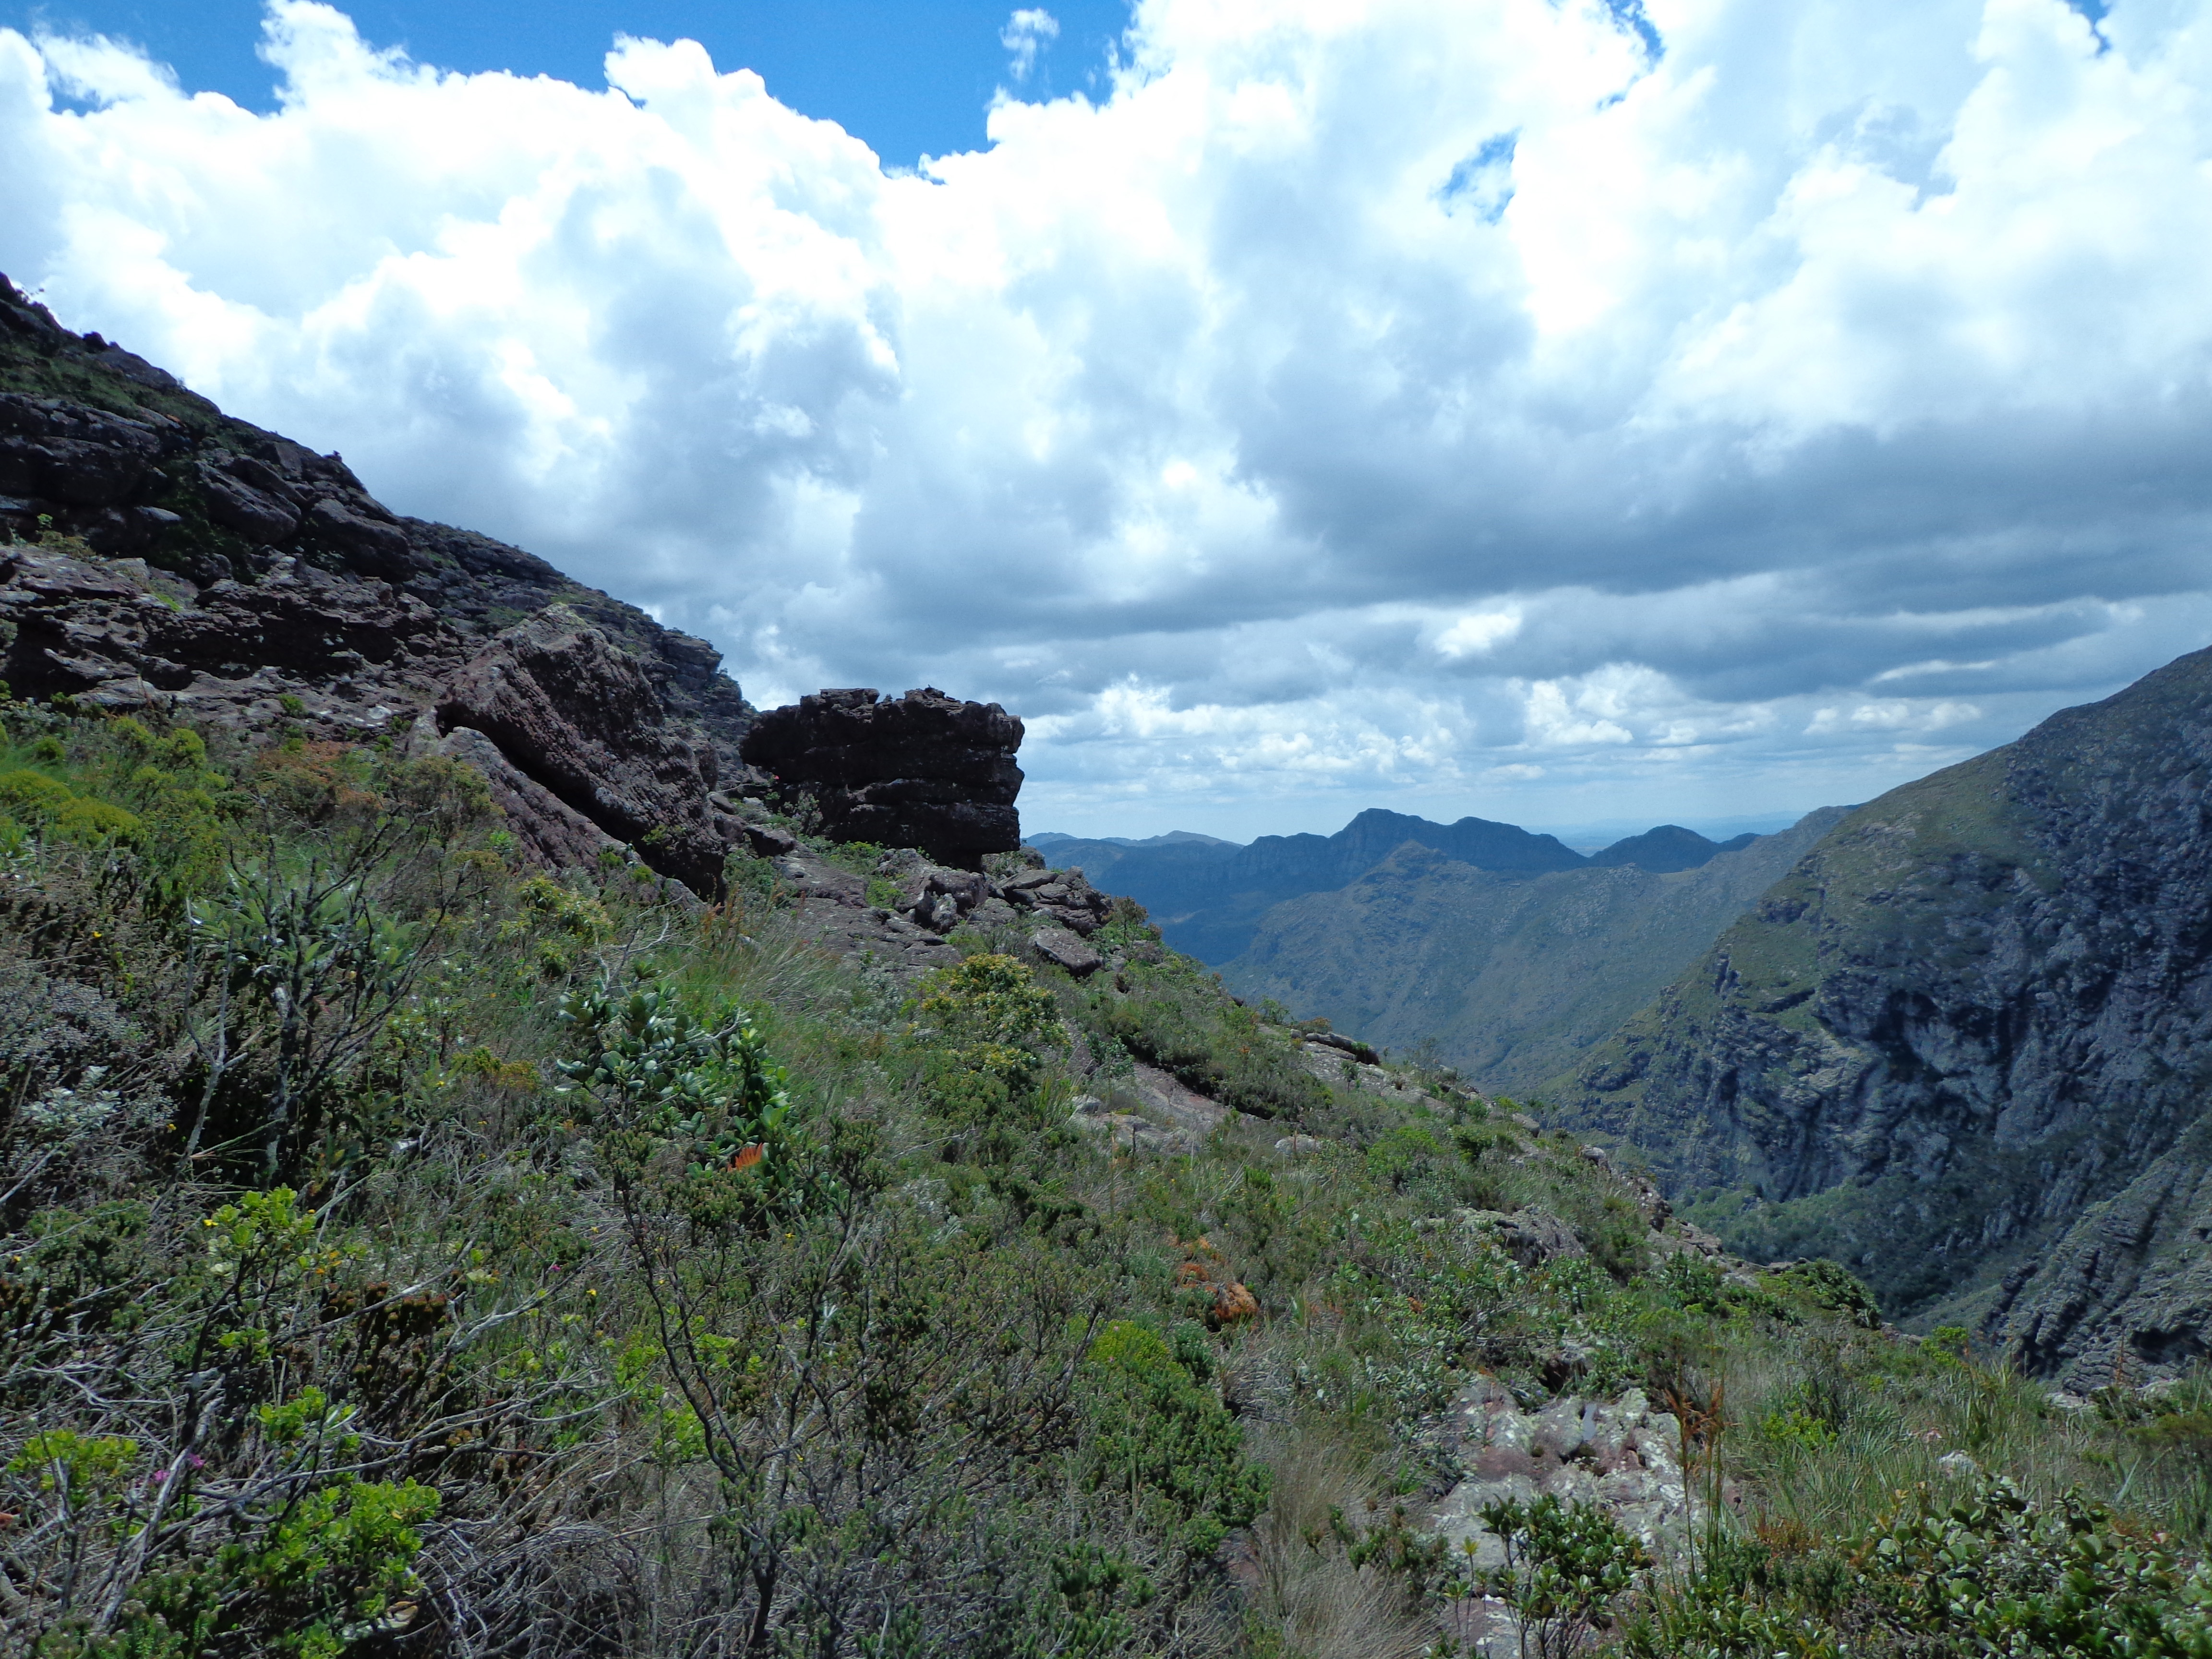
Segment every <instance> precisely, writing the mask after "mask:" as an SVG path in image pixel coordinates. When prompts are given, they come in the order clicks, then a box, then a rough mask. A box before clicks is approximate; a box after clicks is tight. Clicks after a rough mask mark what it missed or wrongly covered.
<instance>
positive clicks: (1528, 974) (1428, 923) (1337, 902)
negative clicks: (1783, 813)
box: [1221, 807, 1845, 1095]
mask: <svg viewBox="0 0 2212 1659" xmlns="http://www.w3.org/2000/svg"><path fill="white" fill-rule="evenodd" d="M1844 810H1845V809H1844V808H1842V807H1827V808H1824V809H1822V810H1821V811H1818V812H1814V813H1812V814H1809V815H1808V816H1807V817H1805V818H1803V819H1802V820H1801V821H1800V822H1799V823H1797V824H1796V825H1795V826H1794V827H1793V828H1791V829H1787V830H1784V831H1783V832H1782V833H1781V834H1779V835H1774V836H1741V837H1738V838H1737V839H1736V842H1735V843H1734V844H1733V845H1731V846H1729V847H1728V848H1726V850H1724V851H1717V852H1714V853H1712V854H1711V855H1710V856H1708V857H1707V858H1705V859H1704V860H1700V862H1699V864H1697V865H1696V866H1692V867H1690V868H1686V869H1684V868H1676V867H1673V866H1672V864H1671V859H1672V858H1674V857H1680V856H1682V855H1683V854H1685V852H1686V851H1688V850H1693V849H1686V848H1684V847H1683V846H1682V844H1681V841H1680V837H1683V836H1689V835H1691V834H1692V832H1691V831H1688V830H1681V829H1677V828H1676V827H1674V826H1667V827H1666V828H1665V829H1659V830H1653V831H1651V832H1650V833H1649V834H1648V835H1645V836H1637V837H1633V838H1632V842H1627V843H1622V845H1624V846H1628V847H1631V848H1633V844H1634V842H1643V843H1644V844H1645V845H1644V848H1633V850H1639V851H1645V852H1648V853H1650V855H1651V856H1652V857H1653V858H1654V860H1655V862H1656V863H1658V864H1659V865H1660V866H1661V867H1660V868H1658V869H1651V868H1648V867H1645V866H1640V865H1638V864H1635V863H1633V862H1632V861H1631V860H1630V859H1629V858H1627V857H1623V858H1622V859H1620V860H1618V861H1616V862H1613V863H1605V862H1601V861H1600V860H1595V859H1594V860H1590V861H1589V863H1587V864H1585V865H1583V866H1580V867H1579V868H1575V869H1567V870H1553V871H1547V872H1542V873H1541V874H1539V875H1536V876H1534V877H1533V878H1532V877H1528V876H1515V875H1501V874H1498V873H1496V872H1491V871H1486V870H1482V869H1480V868H1477V867H1475V866H1472V865H1469V864H1467V863H1464V862H1462V861H1460V860H1454V859H1450V858H1447V857H1445V856H1444V855H1443V854H1440V853H1437V852H1435V851H1432V850H1431V849H1430V848H1426V847H1424V846H1422V845H1420V844H1419V843H1418V842H1406V843H1404V844H1403V845H1401V846H1400V847H1399V848H1397V849H1396V850H1395V851H1394V852H1393V853H1392V854H1391V855H1390V856H1389V858H1387V859H1385V860H1383V862H1382V863H1381V864H1379V865H1377V866H1375V867H1374V868H1373V869H1371V870H1369V871H1367V872H1365V873H1364V874H1363V875H1361V876H1360V877H1359V878H1358V879H1357V880H1355V881H1353V882H1352V883H1351V884H1348V885H1347V886H1345V887H1343V888H1341V889H1340V890H1337V891H1334V892H1328V893H1308V894H1304V895H1301V896H1298V897H1297V898H1293V899H1289V900H1286V901H1285V902H1282V903H1280V904H1278V905H1276V906H1275V907H1273V908H1272V909H1270V910H1268V911H1267V914H1266V915H1265V916H1264V917H1262V918H1261V922H1260V925H1259V927H1258V929H1257V931H1256V932H1255V935H1254V937H1253V940H1252V943H1251V944H1250V945H1249V946H1248V947H1247V949H1246V950H1245V951H1244V952H1243V954H1242V955H1241V956H1238V957H1236V958H1234V959H1233V960H1231V961H1230V962H1228V963H1224V964H1223V965H1222V969H1221V971H1222V976H1223V978H1225V980H1227V981H1228V982H1229V984H1230V986H1231V988H1232V989H1234V990H1236V991H1237V992H1239V993H1240V994H1243V995H1244V996H1247V997H1252V998H1258V997H1274V998H1276V999H1277V1000H1280V1001H1282V1002H1284V1003H1285V1004H1287V1005H1288V1006H1291V1008H1293V1009H1294V1010H1296V1011H1297V1012H1299V1013H1301V1014H1322V1015H1325V1016H1327V1017H1328V1018H1329V1019H1330V1020H1331V1021H1332V1022H1333V1023H1334V1024H1336V1025H1338V1026H1339V1027H1340V1028H1341V1029H1343V1030H1348V1031H1357V1032H1358V1034H1359V1035H1360V1036H1362V1037H1364V1039H1365V1040H1367V1041H1368V1042H1375V1043H1381V1044H1385V1045H1388V1046H1389V1047H1392V1048H1397V1049H1399V1050H1401V1051H1404V1050H1407V1049H1416V1048H1419V1047H1420V1046H1421V1045H1422V1044H1423V1042H1425V1041H1426V1042H1431V1043H1432V1044H1433V1045H1434V1052H1435V1053H1436V1054H1437V1058H1439V1059H1440V1060H1448V1061H1449V1062H1450V1063H1452V1064H1453V1065H1455V1066H1458V1067H1459V1068H1460V1070H1461V1071H1462V1073H1464V1074H1465V1075H1466V1076H1467V1077H1468V1079H1470V1080H1471V1081H1473V1082H1474V1083H1476V1084H1478V1085H1480V1086H1482V1087H1484V1088H1486V1089H1492V1090H1498V1091H1503V1092H1505V1093H1509V1094H1514V1095H1521V1094H1524V1093H1526V1092H1527V1091H1529V1090H1531V1089H1533V1088H1534V1087H1535V1086H1536V1085H1539V1084H1540V1083H1541V1082H1542V1081H1543V1080H1544V1079H1547V1078H1549V1077H1551V1076H1553V1075H1554V1074H1556V1073H1559V1071H1560V1070H1562V1069H1563V1068H1565V1067H1566V1066H1570V1065H1571V1064H1572V1063H1573V1061H1574V1060H1575V1058H1576V1057H1577V1055H1579V1054H1582V1053H1583V1051H1584V1050H1586V1049H1588V1048H1589V1047H1590V1046H1591V1045H1593V1044H1595V1043H1596V1042H1601V1041H1602V1040H1603V1039H1604V1038H1606V1037H1607V1036H1610V1035H1611V1034H1612V1033H1613V1031H1614V1030H1616V1029H1617V1028H1618V1027H1619V1026H1620V1024H1621V1022H1622V1021H1623V1020H1625V1019H1626V1018H1628V1017H1629V1016H1630V1015H1631V1014H1632V1013H1634V1012H1636V1010H1637V1009H1638V1008H1639V1007H1641V1006H1643V1005H1644V1003H1645V1002H1646V1001H1648V1000H1650V998H1651V997H1652V996H1653V995H1655V994H1657V992H1658V991H1659V990H1660V989H1661V988H1662V987H1664V986H1665V985H1666V984H1667V983H1668V981H1670V980H1672V979H1673V978H1674V975H1677V974H1678V973H1680V971H1681V970H1682V969H1684V968H1685V967H1686V966H1687V965H1688V964H1689V963H1692V962H1693V961H1695V960H1696V959H1697V957H1698V956H1699V953H1700V952H1701V951H1704V950H1705V948H1706V946H1708V945H1711V943H1712V941H1713V939H1715V938H1716V937H1717V935H1718V934H1719V933H1720V932H1721V930H1722V929H1723V928H1724V927H1727V926H1728V925H1729V922H1731V921H1734V920H1735V918H1736V917H1737V916H1738V915H1741V914H1742V912H1743V910H1744V908H1745V907H1746V906H1747V905H1748V904H1750V903H1751V902H1753V900H1755V899H1756V898H1757V897H1758V896H1759V894H1760V893H1762V892H1764V891H1765V890H1766V889H1767V888H1768V887H1769V886H1771V885H1772V884H1773V883H1774V881H1775V880H1776V879H1777V878H1778V877H1780V876H1781V875H1782V874H1784V872H1787V871H1788V870H1789V868H1790V866H1791V865H1792V864H1794V863H1796V860H1797V859H1798V858H1799V857H1800V856H1801V855H1802V854H1803V853H1804V852H1805V851H1806V849H1807V848H1810V847H1811V846H1812V845H1813V843H1814V842H1816V841H1818V840H1819V839H1820V836H1821V835H1822V834H1823V833H1825V832H1826V829H1828V827H1829V826H1830V825H1832V823H1835V822H1836V821H1837V820H1838V818H1840V817H1842V816H1843V814H1844ZM1668 829H1674V834H1672V835H1670V834H1668V833H1667V831H1668ZM1699 839H1700V840H1702V837H1700V838H1699ZM1705 845H1706V847H1707V848H1711V846H1712V843H1711V842H1706V843H1705Z"/></svg>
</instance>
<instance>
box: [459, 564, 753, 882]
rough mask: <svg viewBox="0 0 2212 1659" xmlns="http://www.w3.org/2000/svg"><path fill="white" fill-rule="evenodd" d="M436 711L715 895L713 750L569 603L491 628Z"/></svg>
mask: <svg viewBox="0 0 2212 1659" xmlns="http://www.w3.org/2000/svg"><path fill="white" fill-rule="evenodd" d="M436 713H437V722H438V730H439V731H440V732H441V733H451V732H454V731H456V730H458V729H459V728H462V727H466V728H467V729H469V730H471V731H476V732H483V735H484V736H485V737H487V738H490V739H491V740H492V742H493V743H495V744H497V745H498V746H499V750H500V752H501V754H502V755H503V756H505V757H507V761H508V762H509V763H511V764H512V765H513V767H514V769H515V770H516V771H517V772H519V773H520V774H521V775H523V776H524V777H526V778H528V779H530V780H532V781H533V782H535V783H537V784H538V785H540V786H542V787H544V788H545V789H547V790H548V791H550V793H552V794H553V795H554V796H555V797H556V799H559V800H561V801H562V802H563V803H564V804H566V805H568V806H569V807H571V808H573V809H574V811H577V812H579V813H580V814H582V815H583V817H586V818H588V819H589V820H590V821H591V822H592V823H595V824H597V825H598V826H599V828H600V829H604V830H605V831H606V832H607V834H609V835H610V836H613V837H614V838H615V839H617V841H623V842H629V844H630V845H631V846H633V847H635V848H636V849H637V852H638V854H639V856H640V857H641V858H642V859H644V860H645V861H646V862H647V864H649V865H650V866H653V868H654V869H655V870H658V871H659V872H661V873H662V874H663V875H666V876H673V877H674V878H676V879H677V880H678V881H681V882H683V883H684V884H685V885H686V886H688V887H690V889H691V890H693V891H694V892H696V893H699V894H701V895H702V896H714V895H717V894H719V892H720V888H721V881H722V863H723V860H724V857H725V855H726V848H725V847H724V844H723V841H722V838H721V836H720V835H718V834H717V833H716V831H715V829H714V816H713V811H712V809H711V808H710V807H709V805H708V800H707V796H708V792H709V791H711V790H712V789H713V788H714V770H713V768H714V751H713V750H712V749H711V748H708V747H706V746H704V745H696V746H695V745H694V744H690V743H689V742H687V741H685V740H684V738H681V737H679V736H678V735H677V734H676V733H675V732H673V731H672V730H671V729H670V727H669V726H668V725H667V722H666V715H665V710H664V709H663V708H662V707H661V702H660V696H659V693H658V692H656V691H655V690H653V682H652V680H651V678H648V676H647V673H646V671H645V669H644V667H643V665H641V664H640V663H639V661H638V659H636V658H635V657H633V656H632V655H631V654H630V653H629V652H627V651H624V650H623V648H622V647H619V646H617V645H616V644H614V643H613V642H612V641H610V640H609V639H608V638H607V636H606V635H604V634H602V633H600V632H599V629H596V628H593V627H592V626H591V625H590V624H589V623H586V622H585V621H584V620H583V618H582V617H579V616H577V615H576V613H575V612H574V611H571V610H569V609H568V607H567V606H565V605H549V606H547V607H546V608H545V609H544V611H540V612H538V615H536V616H534V617H530V618H528V619H527V620H526V621H524V622H520V623H516V624H515V625H514V626H513V627H512V628H510V629H507V630H506V631H505V632H503V633H501V634H500V635H498V636H497V637H496V638H495V639H494V640H493V641H492V642H491V644H490V645H489V647H487V648H486V649H485V650H484V651H483V653H481V654H479V655H478V656H477V658H476V659H475V660H474V661H472V662H471V663H470V664H469V665H467V666H466V667H465V668H464V669H463V670H462V671H460V672H459V674H458V675H456V676H455V677H454V678H453V682H452V683H451V684H449V685H447V688H446V689H445V690H444V691H443V692H442V693H441V695H440V696H439V698H438V702H437V710H436Z"/></svg>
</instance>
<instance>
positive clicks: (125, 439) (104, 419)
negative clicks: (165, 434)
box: [0, 392, 162, 507]
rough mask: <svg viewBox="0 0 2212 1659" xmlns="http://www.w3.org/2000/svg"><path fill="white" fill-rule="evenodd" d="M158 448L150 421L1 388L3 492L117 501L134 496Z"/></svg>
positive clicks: (74, 501) (92, 503)
mask: <svg viewBox="0 0 2212 1659" xmlns="http://www.w3.org/2000/svg"><path fill="white" fill-rule="evenodd" d="M161 447H162V438H161V433H160V432H159V431H158V430H156V428H154V427H153V426H152V425H150V424H149V423H148V422H143V421H133V420H128V419H125V417H124V416H120V415H116V414H112V413H110V412H109V411H108V410H104V409H94V408H90V407H88V405H86V404H76V403H70V402H67V401H65V400H64V399H62V398H27V397H23V396H21V395H19V394H16V393H14V392H6V393H0V493H4V494H7V495H30V496H36V497H44V498H46V499H48V500H51V501H57V502H59V503H63V504H64V505H67V506H70V507H110V506H114V505H116V504H118V503H120V502H123V501H128V500H129V499H130V497H131V492H132V491H134V490H135V489H137V487H138V485H139V483H140V482H141V480H143V478H144V477H146V475H147V473H148V471H149V469H151V468H152V466H153V465H154V463H155V461H156V460H158V459H160V458H161Z"/></svg>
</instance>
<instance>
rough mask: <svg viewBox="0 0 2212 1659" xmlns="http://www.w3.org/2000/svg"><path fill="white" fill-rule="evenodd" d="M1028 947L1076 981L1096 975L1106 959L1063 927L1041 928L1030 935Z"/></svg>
mask: <svg viewBox="0 0 2212 1659" xmlns="http://www.w3.org/2000/svg"><path fill="white" fill-rule="evenodd" d="M1030 947H1031V948H1032V949H1034V950H1035V951H1036V953H1037V954H1038V955H1039V956H1041V957H1043V958H1044V959H1045V960H1046V961H1047V962H1048V963H1052V965H1053V966H1054V967H1055V968H1065V969H1066V970H1067V971H1068V972H1069V973H1071V974H1073V975H1075V977H1076V978H1078V979H1084V978H1086V977H1088V976H1089V975H1092V974H1095V973H1097V971H1098V970H1099V969H1101V968H1103V967H1104V966H1105V965H1106V958H1105V957H1102V956H1100V955H1099V954H1098V952H1097V951H1094V950H1092V949H1091V947H1090V946H1089V945H1085V943H1084V942H1083V941H1082V939H1079V938H1078V937H1077V936H1076V935H1075V934H1073V933H1069V932H1068V931H1067V930H1066V928H1064V927H1041V928H1039V929H1038V930H1037V931H1036V933H1032V934H1030Z"/></svg>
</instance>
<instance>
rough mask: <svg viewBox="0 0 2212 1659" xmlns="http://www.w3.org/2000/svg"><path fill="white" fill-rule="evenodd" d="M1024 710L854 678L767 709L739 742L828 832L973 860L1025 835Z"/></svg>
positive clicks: (1008, 847)
mask: <svg viewBox="0 0 2212 1659" xmlns="http://www.w3.org/2000/svg"><path fill="white" fill-rule="evenodd" d="M1021 744H1022V723H1021V721H1020V720H1018V719H1016V718H1015V717H1014V716H1013V715H1012V714H1008V713H1006V710H1005V709H1003V708H1000V706H999V705H998V704H997V703H994V702H992V703H983V702H962V701H961V700H960V699H958V698H957V697H949V696H945V693H944V692H942V691H939V690H936V689H935V688H934V687H924V688H923V689H921V690H917V691H909V692H908V693H907V694H906V695H905V696H902V697H891V698H887V697H884V696H882V695H881V694H880V693H878V692H877V691H875V690H868V689H854V690H824V691H817V692H815V693H813V694H811V695H810V696H805V697H802V698H800V699H799V702H797V703H795V704H793V705H792V706H790V707H788V708H777V709H773V710H770V711H769V713H767V714H763V715H762V716H761V717H760V718H759V719H758V720H756V721H755V722H754V723H753V726H752V728H751V730H750V731H749V732H747V733H746V735H745V739H744V744H743V747H742V749H741V750H740V753H741V754H742V756H743V757H744V760H745V761H746V762H747V763H749V764H750V765H753V766H756V767H758V768H759V769H762V770H763V771H764V772H767V773H768V774H769V775H771V776H772V777H773V778H774V779H775V787H776V788H777V789H778V791H779V792H780V793H781V795H782V796H783V797H784V798H785V799H792V800H795V799H797V798H798V797H799V796H802V795H804V796H808V797H811V799H812V800H813V802H814V805H815V810H816V811H817V813H818V814H819V815H820V819H821V825H822V832H823V835H825V836H828V837H829V839H830V840H832V841H838V842H856V841H865V842H876V843H877V844H878V845H880V846H885V847H915V848H921V850H922V851H924V852H926V853H927V854H929V856H930V857H931V858H933V859H934V860H936V861H937V862H938V863H939V864H943V865H950V866H957V867H958V868H961V869H967V870H975V869H980V868H981V863H982V859H983V856H984V854H987V853H1006V852H1012V850H1013V849H1014V848H1017V847H1018V846H1019V845H1020V844H1021V818H1020V816H1019V814H1018V812H1017V811H1016V810H1015V807H1014V800H1015V797H1016V796H1017V795H1018V794H1019V793H1021V787H1022V772H1021V768H1020V767H1018V765H1016V764H1015V763H1014V756H1015V752H1016V751H1017V750H1019V749H1020V747H1021Z"/></svg>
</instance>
